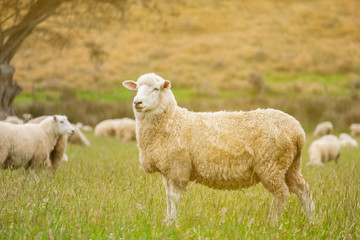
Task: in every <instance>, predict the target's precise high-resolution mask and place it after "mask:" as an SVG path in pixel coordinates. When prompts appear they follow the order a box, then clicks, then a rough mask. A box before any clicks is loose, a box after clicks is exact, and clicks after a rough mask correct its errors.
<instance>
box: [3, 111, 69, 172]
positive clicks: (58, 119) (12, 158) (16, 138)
mask: <svg viewBox="0 0 360 240" xmlns="http://www.w3.org/2000/svg"><path fill="white" fill-rule="evenodd" d="M73 132H74V128H73V127H72V126H71V124H70V123H69V122H68V120H67V117H66V116H62V115H55V116H51V117H48V118H46V119H45V120H44V121H42V122H41V123H40V124H30V123H28V124H20V125H14V124H10V123H6V122H0V136H1V138H0V167H2V168H8V167H9V168H19V167H26V168H29V167H40V166H47V167H50V166H52V164H51V159H50V154H51V152H52V150H53V149H54V146H55V145H56V142H57V140H58V138H59V136H60V135H62V134H67V135H71V134H72V133H73Z"/></svg>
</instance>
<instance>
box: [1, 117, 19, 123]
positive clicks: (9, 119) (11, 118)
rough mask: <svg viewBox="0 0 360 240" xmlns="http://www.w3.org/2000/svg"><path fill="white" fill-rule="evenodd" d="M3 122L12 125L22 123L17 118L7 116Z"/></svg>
mask: <svg viewBox="0 0 360 240" xmlns="http://www.w3.org/2000/svg"><path fill="white" fill-rule="evenodd" d="M5 122H8V123H12V124H22V123H23V121H22V120H21V119H20V118H18V117H17V116H8V117H6V119H5Z"/></svg>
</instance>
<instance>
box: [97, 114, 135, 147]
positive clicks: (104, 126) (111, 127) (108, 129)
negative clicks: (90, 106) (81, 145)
mask: <svg viewBox="0 0 360 240" xmlns="http://www.w3.org/2000/svg"><path fill="white" fill-rule="evenodd" d="M95 136H97V137H101V136H113V137H116V138H117V139H119V140H122V141H124V142H128V141H131V140H136V134H135V120H134V119H131V118H120V119H107V120H104V121H101V122H100V123H98V124H97V125H96V126H95Z"/></svg>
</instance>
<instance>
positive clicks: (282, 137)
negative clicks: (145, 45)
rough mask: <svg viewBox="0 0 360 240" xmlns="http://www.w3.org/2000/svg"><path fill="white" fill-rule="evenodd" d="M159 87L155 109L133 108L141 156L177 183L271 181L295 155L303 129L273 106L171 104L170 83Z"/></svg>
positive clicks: (233, 185)
mask: <svg viewBox="0 0 360 240" xmlns="http://www.w3.org/2000/svg"><path fill="white" fill-rule="evenodd" d="M138 84H144V83H142V82H140V83H139V82H138ZM163 91H164V92H163V93H162V95H161V97H162V99H161V103H160V106H159V107H158V108H157V109H156V110H154V111H153V112H154V113H152V112H146V113H138V112H135V115H136V120H137V130H136V131H137V140H138V146H139V150H140V162H141V165H142V167H143V168H144V169H145V171H147V172H155V171H157V172H160V173H161V174H162V175H164V176H165V177H166V178H168V179H171V180H172V181H173V182H174V183H175V184H176V185H177V186H178V187H179V188H185V187H186V185H187V184H188V182H189V181H196V182H198V183H202V184H204V185H207V186H209V187H213V188H219V189H238V188H243V187H249V186H251V185H254V184H256V183H257V182H259V181H262V182H267V181H269V183H265V184H266V185H269V187H270V185H271V184H272V183H271V182H272V181H275V182H276V179H277V178H283V179H284V178H285V174H286V172H287V170H288V169H289V167H290V166H291V164H292V163H293V162H294V161H295V159H296V158H300V154H301V149H302V147H303V145H304V141H305V133H304V131H303V129H302V127H301V125H300V123H299V122H298V121H297V120H296V119H294V118H293V117H291V116H290V115H288V114H285V113H283V112H281V111H278V110H274V109H266V110H262V109H258V110H255V111H249V112H215V113H195V112H191V111H188V110H187V109H184V108H180V107H178V106H176V101H175V99H174V97H173V95H172V92H171V91H170V89H164V90H163ZM298 161H300V159H298ZM299 166H300V164H299ZM270 188H272V187H270Z"/></svg>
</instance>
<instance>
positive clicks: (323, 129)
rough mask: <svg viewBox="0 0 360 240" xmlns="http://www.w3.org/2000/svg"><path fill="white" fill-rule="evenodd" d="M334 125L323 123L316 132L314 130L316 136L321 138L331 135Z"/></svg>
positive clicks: (327, 122) (317, 127)
mask: <svg viewBox="0 0 360 240" xmlns="http://www.w3.org/2000/svg"><path fill="white" fill-rule="evenodd" d="M333 128H334V127H333V124H332V123H331V122H329V121H325V122H321V123H319V124H318V125H317V126H316V128H315V130H314V136H317V137H321V136H324V135H328V134H331V133H332V131H333Z"/></svg>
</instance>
